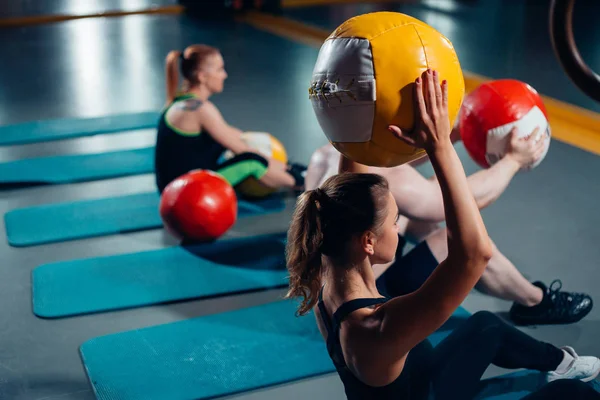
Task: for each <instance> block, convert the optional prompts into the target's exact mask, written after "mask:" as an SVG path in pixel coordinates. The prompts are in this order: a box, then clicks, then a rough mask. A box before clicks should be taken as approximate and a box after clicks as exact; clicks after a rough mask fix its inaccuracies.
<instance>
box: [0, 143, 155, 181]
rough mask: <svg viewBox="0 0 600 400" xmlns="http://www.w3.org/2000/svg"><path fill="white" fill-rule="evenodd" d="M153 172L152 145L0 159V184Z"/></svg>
mask: <svg viewBox="0 0 600 400" xmlns="http://www.w3.org/2000/svg"><path fill="white" fill-rule="evenodd" d="M152 172H154V146H153V147H145V148H141V149H133V150H120V151H112V152H107V153H96V154H76V155H63V156H52V157H39V158H28V159H23V160H16V161H10V162H5V163H0V187H1V186H12V185H22V186H26V185H39V184H58V183H72V182H83V181H92V180H97V179H109V178H116V177H121V176H128V175H140V174H147V173H152Z"/></svg>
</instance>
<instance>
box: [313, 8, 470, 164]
mask: <svg viewBox="0 0 600 400" xmlns="http://www.w3.org/2000/svg"><path fill="white" fill-rule="evenodd" d="M428 68H431V69H435V70H437V71H438V73H439V77H440V78H439V79H440V82H441V81H442V80H444V79H445V80H447V81H448V112H449V116H450V123H451V124H454V120H455V119H456V117H457V115H458V112H459V110H460V106H461V103H462V100H463V97H464V94H465V83H464V78H463V74H462V70H461V67H460V63H459V61H458V57H457V55H456V52H455V51H454V47H453V46H452V43H450V41H449V40H448V39H447V38H446V37H444V36H443V35H442V34H440V33H439V32H438V31H436V30H435V29H433V28H432V27H431V26H429V25H427V24H425V23H424V22H421V21H419V20H418V19H416V18H413V17H410V16H408V15H404V14H400V13H396V12H375V13H370V14H364V15H360V16H357V17H354V18H351V19H349V20H347V21H346V22H344V23H343V24H342V25H340V26H339V27H338V28H337V29H336V30H335V31H333V33H332V34H331V35H330V36H329V37H328V38H327V39H326V40H325V43H323V45H322V46H321V50H320V51H319V56H318V58H317V62H316V64H315V67H314V71H313V75H312V80H311V86H310V88H309V96H310V99H311V102H312V106H313V109H314V111H315V113H316V116H317V120H318V121H319V124H320V125H321V128H322V129H323V131H324V133H325V135H326V136H327V138H328V139H329V141H330V142H331V144H332V145H333V146H334V147H335V148H336V149H337V150H338V151H339V152H340V153H342V154H344V155H345V156H346V157H348V158H350V159H352V160H354V161H356V162H358V163H361V164H365V165H369V166H375V167H393V166H396V165H400V164H404V163H407V162H410V161H413V160H416V159H418V158H420V157H422V156H423V155H425V152H424V151H423V150H421V149H416V148H414V147H412V146H409V145H407V144H405V143H404V142H402V141H400V140H398V139H397V138H396V137H394V135H393V133H392V132H390V131H389V130H388V126H389V125H397V126H399V127H400V128H401V129H403V130H411V129H412V128H413V126H414V110H413V89H414V86H413V85H414V82H415V80H416V79H417V78H418V77H419V76H420V75H421V74H422V73H423V71H425V70H427V69H428Z"/></svg>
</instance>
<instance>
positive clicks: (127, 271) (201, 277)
mask: <svg viewBox="0 0 600 400" xmlns="http://www.w3.org/2000/svg"><path fill="white" fill-rule="evenodd" d="M285 239H286V234H285V233H277V234H268V235H259V236H253V237H244V238H235V239H221V240H219V241H216V242H213V243H204V244H197V245H190V246H176V247H170V248H166V249H159V250H153V251H145V252H139V253H131V254H123V255H115V256H107V257H98V258H88V259H81V260H73V261H64V262H58V263H52V264H45V265H41V266H39V267H37V268H35V269H34V270H33V272H32V295H33V311H34V314H35V315H37V316H39V317H43V318H58V317H67V316H73V315H79V314H90V313H97V312H105V311H110V310H119V309H127V308H134V307H142V306H149V305H154V304H163V303H169V302H175V301H183V300H190V299H198V298H206V297H213V296H219V295H225V294H233V293H241V292H247V291H255V290H265V289H270V288H276V287H283V286H286V285H287V284H288V281H287V270H286V268H285Z"/></svg>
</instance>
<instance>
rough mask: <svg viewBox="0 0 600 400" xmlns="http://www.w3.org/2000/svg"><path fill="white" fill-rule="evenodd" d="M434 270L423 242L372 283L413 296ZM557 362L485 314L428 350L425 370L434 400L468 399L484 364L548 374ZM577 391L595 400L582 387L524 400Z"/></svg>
mask: <svg viewBox="0 0 600 400" xmlns="http://www.w3.org/2000/svg"><path fill="white" fill-rule="evenodd" d="M437 265H438V262H437V260H436V259H435V257H434V256H433V254H432V253H431V250H430V249H429V247H428V246H427V243H426V242H422V243H420V244H419V245H418V246H416V247H415V248H414V249H412V250H411V251H410V252H409V253H408V254H406V255H404V256H402V254H401V250H399V254H397V259H396V262H395V263H394V264H393V265H392V266H391V267H389V268H388V270H387V271H386V272H385V273H384V274H383V275H382V276H381V277H380V278H379V279H378V280H377V286H378V288H379V289H380V291H381V292H383V293H384V294H385V295H387V296H389V297H396V296H402V295H405V294H408V293H411V292H414V291H415V290H417V289H418V288H419V287H421V285H422V284H423V283H424V282H425V281H426V280H427V278H429V276H430V275H431V273H432V272H433V271H434V270H435V268H436V267H437ZM563 356H564V353H563V351H562V350H560V349H558V348H557V347H555V346H553V345H551V344H548V343H544V342H541V341H538V340H536V339H534V338H532V337H531V336H529V335H527V334H525V333H523V332H521V331H520V330H518V329H516V328H515V327H513V326H512V325H509V324H507V323H506V322H504V321H503V320H501V319H500V318H499V317H498V316H496V315H495V314H493V313H491V312H488V311H480V312H477V313H475V314H473V315H472V316H471V317H469V318H468V319H467V320H466V321H465V322H464V323H461V325H460V326H458V327H457V328H456V329H454V331H453V332H452V333H450V335H448V337H447V338H446V339H444V340H443V341H442V342H441V343H439V344H438V345H437V346H436V347H435V348H434V349H433V350H432V360H431V361H432V363H431V364H430V365H431V366H432V375H431V381H432V384H433V390H434V392H435V398H436V400H438V399H441V400H446V399H472V398H473V397H474V396H475V395H476V394H477V392H478V391H479V390H480V388H481V386H480V385H481V383H480V381H481V377H482V375H483V373H484V372H485V371H486V369H487V368H488V366H489V365H490V364H494V365H496V366H499V367H502V368H507V369H520V368H526V369H533V370H538V371H553V370H555V369H556V367H558V365H559V364H560V362H561V361H562V359H563ZM573 382H574V381H573ZM583 386H585V387H586V388H587V389H589V390H588V392H589V391H591V393H593V394H594V395H595V397H589V398H592V399H593V398H597V397H600V396H599V395H598V393H596V392H595V390H594V389H592V388H590V387H589V386H588V385H585V384H583V383H582V382H580V383H566V382H564V383H553V384H551V385H550V384H549V385H545V386H544V387H543V388H542V389H540V390H539V391H537V392H535V393H532V394H530V395H529V396H528V397H526V399H528V400H538V399H554V398H557V399H558V398H561V399H565V398H574V397H573V396H566V397H548V396H553V395H556V393H564V392H565V390H569V391H570V390H575V389H571V388H576V389H577V390H581V391H582V393H583V392H585V391H586V389H585V388H583ZM553 388H557V389H555V390H554V389H553ZM584 398H587V397H584Z"/></svg>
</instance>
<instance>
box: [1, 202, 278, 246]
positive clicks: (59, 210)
mask: <svg viewBox="0 0 600 400" xmlns="http://www.w3.org/2000/svg"><path fill="white" fill-rule="evenodd" d="M159 203H160V196H159V194H158V192H148V193H140V194H133V195H127V196H118V197H107V198H101V199H94V200H83V201H75V202H69V203H58V204H46V205H41V206H36V207H28V208H19V209H15V210H12V211H9V212H7V213H6V214H4V223H5V226H6V237H7V240H8V243H9V244H10V245H11V246H15V247H25V246H35V245H40V244H46V243H53V242H61V241H67V240H74V239H83V238H89V237H96V236H106V235H113V234H118V233H126V232H134V231H141V230H147V229H158V228H161V227H162V226H163V224H162V220H161V218H160V214H159V209H158V206H159ZM284 207H285V203H284V201H283V198H282V197H281V196H279V195H273V196H272V197H269V198H267V199H263V200H259V201H256V202H249V201H244V200H238V218H244V217H247V216H253V215H260V214H267V213H272V212H277V211H281V210H283V209H284Z"/></svg>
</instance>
